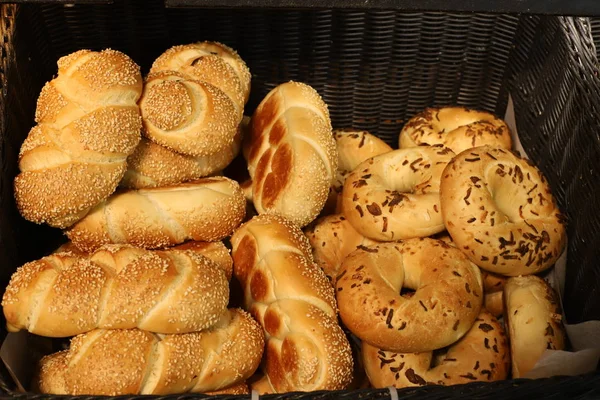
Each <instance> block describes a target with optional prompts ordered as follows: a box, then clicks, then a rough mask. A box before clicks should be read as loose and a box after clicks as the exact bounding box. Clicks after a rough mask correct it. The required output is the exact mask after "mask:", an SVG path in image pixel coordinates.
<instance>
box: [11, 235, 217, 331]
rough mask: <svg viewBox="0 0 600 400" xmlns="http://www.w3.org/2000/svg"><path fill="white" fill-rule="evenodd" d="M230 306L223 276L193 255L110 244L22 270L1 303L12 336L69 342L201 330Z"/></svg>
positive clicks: (44, 260) (48, 259) (55, 257)
mask: <svg viewBox="0 0 600 400" xmlns="http://www.w3.org/2000/svg"><path fill="white" fill-rule="evenodd" d="M228 301H229V284H228V281H227V278H226V276H225V274H224V273H223V271H222V270H221V269H220V268H219V266H218V265H217V264H216V263H214V262H212V261H211V260H209V259H208V258H206V257H203V256H201V255H199V254H197V253H196V252H194V251H184V250H167V251H149V250H143V249H140V248H136V247H133V246H128V245H109V246H105V247H103V248H101V249H99V250H98V251H96V252H95V253H94V254H91V255H90V256H89V257H79V256H76V255H74V254H73V253H58V254H53V255H50V256H47V257H44V258H42V259H40V260H37V261H33V262H29V263H27V264H25V265H23V266H22V267H20V268H19V269H18V270H17V271H16V272H15V273H14V274H13V276H12V279H11V281H10V283H9V285H8V287H7V289H6V292H5V293H4V297H3V300H2V306H3V308H4V315H5V317H6V321H7V324H8V330H9V331H12V332H15V331H18V330H21V329H24V330H28V331H29V332H31V333H34V334H37V335H42V336H48V337H68V336H73V335H77V334H81V333H84V332H88V331H90V330H93V329H96V328H101V329H130V328H139V329H143V330H147V331H151V332H158V333H178V332H193V331H198V330H201V329H206V328H208V327H210V326H212V325H214V324H215V323H216V322H217V321H218V319H219V317H220V315H221V314H222V313H223V312H224V311H225V309H226V307H227V302H228Z"/></svg>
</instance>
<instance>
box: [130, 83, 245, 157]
mask: <svg viewBox="0 0 600 400" xmlns="http://www.w3.org/2000/svg"><path fill="white" fill-rule="evenodd" d="M139 106H140V112H141V115H142V120H143V126H144V130H143V133H144V135H145V136H146V137H147V138H149V139H150V140H152V141H153V142H155V143H158V144H160V145H162V146H165V147H167V148H169V149H171V150H173V151H175V152H177V153H180V154H185V155H188V156H193V157H208V156H214V155H215V154H217V153H219V152H221V151H228V149H231V147H233V143H234V140H235V137H236V135H237V133H238V126H239V123H240V121H241V120H242V115H241V113H239V112H238V109H237V108H236V105H235V103H234V102H233V101H232V100H231V99H230V98H229V97H227V95H226V94H225V93H224V92H223V91H221V90H220V89H219V88H217V87H216V86H213V85H211V84H210V83H208V82H206V81H199V80H193V79H190V78H189V77H187V76H185V75H182V74H180V73H177V72H172V71H160V72H155V73H152V74H149V75H148V76H147V77H146V80H145V83H144V91H143V93H142V97H141V99H140V101H139Z"/></svg>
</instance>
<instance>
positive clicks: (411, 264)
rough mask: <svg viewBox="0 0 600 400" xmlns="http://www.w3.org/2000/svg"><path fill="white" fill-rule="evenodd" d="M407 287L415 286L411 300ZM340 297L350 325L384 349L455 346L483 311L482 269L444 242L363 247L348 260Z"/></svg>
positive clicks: (417, 241) (341, 276)
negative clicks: (402, 291) (405, 291)
mask: <svg viewBox="0 0 600 400" xmlns="http://www.w3.org/2000/svg"><path fill="white" fill-rule="evenodd" d="M402 288H407V289H411V290H415V293H414V295H413V296H412V297H410V298H405V297H402V296H401V295H400V291H401V289H402ZM336 295H337V301H338V307H339V310H340V317H341V319H342V322H343V323H344V325H345V326H346V327H347V328H348V329H349V330H350V331H351V332H352V333H353V334H354V335H356V336H357V337H358V338H360V339H361V340H362V341H363V342H366V343H369V344H370V345H372V346H375V347H377V348H378V349H381V350H386V351H393V352H398V353H421V352H428V351H433V350H437V349H441V348H443V347H445V346H449V345H451V344H452V343H454V342H456V341H457V340H458V339H460V338H461V337H462V336H464V335H465V333H467V331H468V330H469V329H471V326H472V325H473V322H474V321H475V318H477V316H478V315H479V312H480V309H481V305H482V302H483V287H482V282H481V274H480V273H479V268H477V267H476V266H475V265H474V264H472V263H471V262H470V261H469V260H468V259H467V257H465V256H464V255H463V254H462V253H461V251H460V250H458V249H456V248H454V247H452V246H450V245H448V244H447V243H445V242H443V241H441V240H434V239H428V238H424V239H409V240H405V241H402V242H398V243H381V244H377V245H373V246H369V247H361V248H359V249H358V250H356V251H354V252H353V253H351V254H350V255H349V256H348V257H346V259H345V260H344V261H343V263H342V266H341V268H340V273H339V274H338V276H337V279H336Z"/></svg>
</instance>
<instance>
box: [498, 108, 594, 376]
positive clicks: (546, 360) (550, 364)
mask: <svg viewBox="0 0 600 400" xmlns="http://www.w3.org/2000/svg"><path fill="white" fill-rule="evenodd" d="M504 119H505V121H506V123H507V125H508V126H509V127H510V129H511V131H512V134H513V135H512V139H513V148H514V149H515V150H517V151H518V152H519V153H520V154H521V156H523V157H525V158H529V157H528V156H527V153H526V152H525V150H524V149H523V146H522V145H521V141H520V140H519V135H518V133H517V126H516V122H515V112H514V103H513V101H512V98H511V97H509V99H508V106H507V108H506V114H505V117H504ZM533 161H534V163H535V160H533ZM566 268H567V250H566V249H565V251H564V252H563V254H562V255H561V256H560V258H559V259H558V261H557V262H556V264H555V265H554V267H553V268H551V269H550V270H548V271H547V272H546V273H545V274H543V275H542V277H543V278H544V279H545V280H546V281H547V282H548V284H549V285H550V286H552V288H554V290H556V291H557V293H558V295H559V300H560V304H561V309H564V307H562V304H563V298H564V288H565V275H566ZM599 301H600V300H599ZM562 317H563V323H564V325H565V330H566V333H567V337H568V338H569V342H570V344H571V350H572V351H559V350H546V351H545V352H544V354H543V355H542V357H541V358H540V359H539V361H538V362H537V364H536V365H535V367H534V368H533V369H532V370H530V371H529V372H528V373H527V375H525V376H524V377H525V378H546V377H551V376H555V375H580V374H585V373H588V372H592V371H594V370H595V369H596V368H597V367H598V361H599V360H600V321H587V322H584V323H581V324H573V325H571V324H569V323H568V319H567V317H566V316H565V314H564V311H563V316H562Z"/></svg>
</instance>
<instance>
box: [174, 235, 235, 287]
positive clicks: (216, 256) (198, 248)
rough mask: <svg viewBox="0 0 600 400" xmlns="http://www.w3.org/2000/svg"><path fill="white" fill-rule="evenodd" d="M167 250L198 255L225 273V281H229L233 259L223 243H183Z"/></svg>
mask: <svg viewBox="0 0 600 400" xmlns="http://www.w3.org/2000/svg"><path fill="white" fill-rule="evenodd" d="M168 250H188V251H193V252H195V253H198V254H200V255H202V256H204V257H206V258H208V259H209V260H211V261H214V262H215V263H216V264H217V265H218V266H219V267H220V268H221V270H223V272H225V276H226V277H227V280H231V276H232V274H233V259H232V258H231V254H230V253H229V249H228V248H227V246H225V244H224V243H223V242H193V241H192V242H185V243H184V244H180V245H177V246H173V247H170V248H169V249H168Z"/></svg>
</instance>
